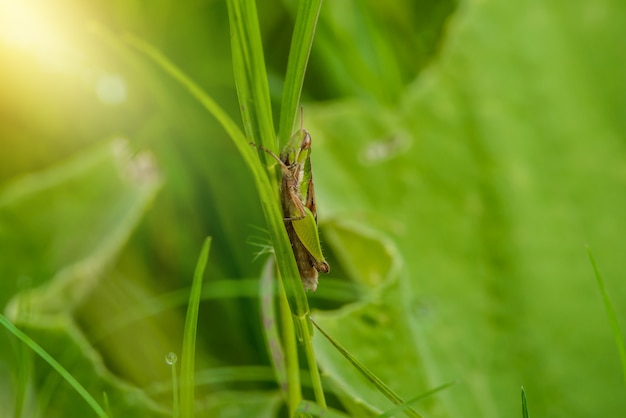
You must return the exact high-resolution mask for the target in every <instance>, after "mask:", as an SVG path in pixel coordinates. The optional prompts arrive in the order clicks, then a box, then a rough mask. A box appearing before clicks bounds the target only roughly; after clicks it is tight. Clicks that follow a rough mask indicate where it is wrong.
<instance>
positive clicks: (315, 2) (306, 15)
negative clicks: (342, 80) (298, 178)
mask: <svg viewBox="0 0 626 418" xmlns="http://www.w3.org/2000/svg"><path fill="white" fill-rule="evenodd" d="M321 8H322V0H302V1H300V2H299V5H298V14H297V16H296V23H295V26H294V30H293V36H292V38H291V48H290V50H289V61H288V63H287V73H286V74H285V86H284V89H283V97H282V102H281V109H280V122H279V125H278V139H279V141H280V142H281V143H286V142H287V141H288V140H289V137H290V136H291V132H292V131H293V128H294V126H293V125H294V121H295V120H296V116H297V113H298V104H299V103H300V95H301V93H302V84H303V83H304V75H305V72H306V67H307V62H308V60H309V54H310V53H311V46H312V45H313V38H314V35H315V27H316V26H317V19H318V17H319V13H320V9H321Z"/></svg>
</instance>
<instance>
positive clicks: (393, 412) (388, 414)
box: [378, 380, 459, 418]
mask: <svg viewBox="0 0 626 418" xmlns="http://www.w3.org/2000/svg"><path fill="white" fill-rule="evenodd" d="M457 383H459V382H458V381H457V380H455V381H453V382H448V383H444V384H443V385H440V386H437V387H436V388H434V389H431V390H429V391H427V392H424V393H422V394H421V395H418V396H416V397H414V398H411V399H409V400H408V401H406V403H404V404H402V405H398V406H397V407H395V408H393V409H389V410H387V411H386V412H385V413H383V414H381V415H379V416H378V418H387V417H393V416H395V415H396V414H398V413H400V412H404V410H405V409H407V408H409V407H410V405H412V404H414V403H416V402H419V401H421V400H422V399H425V398H428V397H429V396H432V395H434V394H436V393H438V392H441V391H442V390H444V389H447V388H449V387H450V386H454V385H456V384H457Z"/></svg>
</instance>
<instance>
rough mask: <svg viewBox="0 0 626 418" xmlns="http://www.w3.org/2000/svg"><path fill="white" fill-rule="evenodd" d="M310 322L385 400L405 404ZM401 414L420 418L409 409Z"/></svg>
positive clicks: (316, 325) (317, 326)
mask: <svg viewBox="0 0 626 418" xmlns="http://www.w3.org/2000/svg"><path fill="white" fill-rule="evenodd" d="M311 322H312V323H313V325H315V328H317V329H318V331H319V332H321V333H322V335H323V336H324V337H326V339H327V340H328V341H329V342H330V343H331V344H332V345H333V346H335V348H336V349H337V350H339V352H340V353H341V355H342V356H344V357H345V358H346V359H347V360H348V361H349V362H350V363H352V365H353V366H354V367H356V369H357V370H358V371H359V372H361V374H362V375H363V376H365V378H366V379H367V380H369V381H370V382H372V384H374V386H376V389H378V390H379V391H380V393H382V394H383V395H385V397H387V399H389V400H390V401H391V402H393V403H394V404H395V405H403V406H404V405H405V404H406V402H404V400H403V399H402V398H401V397H400V396H398V395H397V394H396V393H395V392H394V391H393V390H391V388H390V387H389V386H387V385H386V384H385V383H384V382H383V381H382V380H380V379H379V378H378V376H376V375H375V374H374V373H372V372H371V371H370V370H369V369H368V368H367V367H365V366H364V365H363V364H362V363H361V362H359V361H358V360H357V359H356V358H355V357H354V356H353V355H352V354H350V353H349V352H348V350H346V349H345V348H344V347H343V346H342V345H341V344H339V343H338V342H337V341H335V340H334V339H333V338H332V337H331V336H330V335H328V334H327V333H326V332H325V331H324V330H323V329H322V328H321V327H320V326H319V325H318V324H317V323H316V322H315V321H314V320H313V319H312V318H311ZM403 412H404V413H405V414H406V415H407V416H409V417H412V418H420V417H421V415H420V414H418V413H417V412H416V411H415V410H413V409H411V408H410V407H408V406H407V407H406V409H404V410H403Z"/></svg>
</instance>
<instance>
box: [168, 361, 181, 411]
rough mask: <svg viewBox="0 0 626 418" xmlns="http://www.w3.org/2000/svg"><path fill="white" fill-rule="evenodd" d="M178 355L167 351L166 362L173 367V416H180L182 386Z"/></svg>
mask: <svg viewBox="0 0 626 418" xmlns="http://www.w3.org/2000/svg"><path fill="white" fill-rule="evenodd" d="M177 361H178V356H177V355H176V354H175V353H171V352H170V353H167V355H166V356H165V363H166V364H167V365H168V366H170V367H171V368H172V417H173V418H179V417H180V387H179V386H178V375H177V374H176V362H177Z"/></svg>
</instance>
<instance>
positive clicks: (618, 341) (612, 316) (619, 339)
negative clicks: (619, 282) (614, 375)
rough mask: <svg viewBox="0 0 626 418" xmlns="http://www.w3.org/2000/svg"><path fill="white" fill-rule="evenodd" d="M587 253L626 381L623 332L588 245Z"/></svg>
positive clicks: (625, 353)
mask: <svg viewBox="0 0 626 418" xmlns="http://www.w3.org/2000/svg"><path fill="white" fill-rule="evenodd" d="M587 254H588V255H589V260H590V261H591V265H592V267H593V271H594V272H595V273H596V279H597V280H598V288H599V289H600V293H601V294H602V300H603V301H604V307H605V308H606V315H607V317H608V319H609V324H610V325H611V330H612V331H613V338H614V339H615V345H616V346H617V351H618V353H619V358H620V361H621V363H622V374H623V376H624V382H626V348H625V347H624V334H623V333H622V330H621V329H620V326H619V321H618V320H617V314H616V313H615V308H613V303H612V302H611V298H610V297H609V293H608V292H607V290H606V286H605V284H604V279H603V278H602V274H601V273H600V269H599V268H598V264H597V263H596V259H595V257H594V256H593V253H592V252H591V248H589V246H587Z"/></svg>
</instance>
